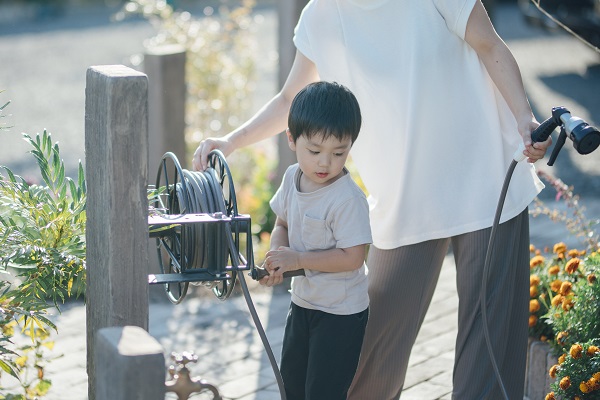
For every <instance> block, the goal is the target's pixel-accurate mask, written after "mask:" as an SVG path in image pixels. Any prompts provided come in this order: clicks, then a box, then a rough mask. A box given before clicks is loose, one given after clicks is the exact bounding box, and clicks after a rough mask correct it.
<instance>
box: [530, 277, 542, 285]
mask: <svg viewBox="0 0 600 400" xmlns="http://www.w3.org/2000/svg"><path fill="white" fill-rule="evenodd" d="M539 284H540V277H539V276H537V275H535V274H534V275H530V276H529V286H537V285H539Z"/></svg>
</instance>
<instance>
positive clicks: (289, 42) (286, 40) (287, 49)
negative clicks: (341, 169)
mask: <svg viewBox="0 0 600 400" xmlns="http://www.w3.org/2000/svg"><path fill="white" fill-rule="evenodd" d="M307 3H308V0H289V1H288V0H286V1H278V2H277V12H278V21H279V27H278V31H279V32H278V34H279V42H278V51H279V73H278V84H277V86H278V88H282V87H283V84H284V83H285V80H286V78H287V76H288V74H289V72H290V69H291V68H292V64H293V63H294V58H295V57H296V46H294V42H293V38H294V28H295V27H296V24H297V23H298V18H300V13H301V12H302V9H303V8H304V6H306V4H307ZM277 153H278V155H279V163H278V164H277V177H276V179H275V183H276V184H279V182H281V179H282V178H283V174H284V173H285V170H286V169H287V167H288V166H290V165H291V164H293V163H295V162H296V156H295V154H294V153H293V152H292V151H291V150H290V148H289V146H288V143H287V138H286V136H285V135H279V136H278V137H277Z"/></svg>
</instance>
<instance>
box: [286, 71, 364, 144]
mask: <svg viewBox="0 0 600 400" xmlns="http://www.w3.org/2000/svg"><path fill="white" fill-rule="evenodd" d="M360 124H361V115H360V107H359V106H358V101H357V100H356V97H355V96H354V94H353V93H352V92H351V91H350V90H349V89H348V88H347V87H345V86H343V85H340V84H339V83H337V82H314V83H311V84H309V85H307V86H306V87H305V88H303V89H302V90H300V91H299V92H298V94H297V95H296V97H294V100H293V101H292V105H291V106H290V113H289V117H288V128H289V130H290V133H291V135H292V138H293V139H294V142H296V140H298V138H299V137H300V136H304V137H306V138H307V139H310V138H311V137H313V136H314V135H323V139H327V138H329V137H330V136H333V137H335V138H336V139H338V140H342V139H344V138H347V137H351V139H352V143H354V141H355V140H356V138H357V137H358V132H359V131H360Z"/></svg>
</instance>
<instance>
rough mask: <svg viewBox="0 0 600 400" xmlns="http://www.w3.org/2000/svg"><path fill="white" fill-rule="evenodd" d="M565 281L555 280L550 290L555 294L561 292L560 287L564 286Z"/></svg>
mask: <svg viewBox="0 0 600 400" xmlns="http://www.w3.org/2000/svg"><path fill="white" fill-rule="evenodd" d="M562 283H563V281H561V280H560V279H555V280H553V281H552V282H550V290H552V291H553V292H556V293H558V292H560V287H561V285H562Z"/></svg>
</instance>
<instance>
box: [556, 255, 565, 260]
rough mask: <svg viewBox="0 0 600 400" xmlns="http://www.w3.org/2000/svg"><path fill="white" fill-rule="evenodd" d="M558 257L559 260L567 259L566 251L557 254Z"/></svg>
mask: <svg viewBox="0 0 600 400" xmlns="http://www.w3.org/2000/svg"><path fill="white" fill-rule="evenodd" d="M556 258H558V259H559V260H564V259H565V253H558V254H557V255H556Z"/></svg>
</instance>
